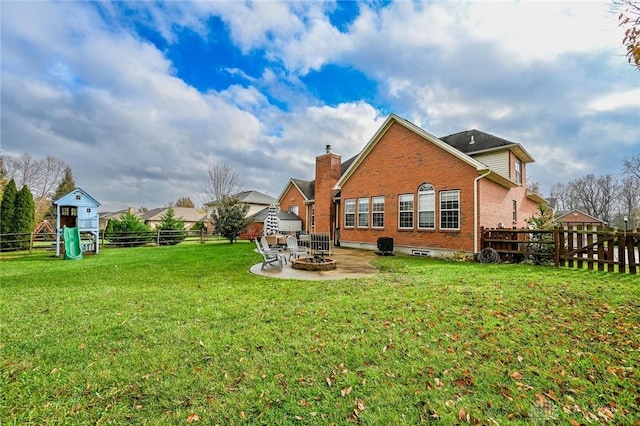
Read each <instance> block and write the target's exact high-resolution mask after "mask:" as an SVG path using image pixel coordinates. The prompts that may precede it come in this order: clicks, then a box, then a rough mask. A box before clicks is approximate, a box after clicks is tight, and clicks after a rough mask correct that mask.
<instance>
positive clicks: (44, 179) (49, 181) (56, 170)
mask: <svg viewBox="0 0 640 426" xmlns="http://www.w3.org/2000/svg"><path fill="white" fill-rule="evenodd" d="M3 165H4V166H5V169H6V173H7V177H8V178H9V179H14V180H15V181H16V185H17V186H20V187H22V186H23V185H27V186H28V187H29V190H30V191H31V193H32V195H33V199H34V201H35V203H36V219H37V220H38V221H40V220H42V219H43V218H44V216H45V214H46V213H47V212H48V211H49V209H50V207H51V199H52V197H53V194H54V191H55V188H56V186H57V185H58V184H59V182H60V180H61V179H62V178H63V175H64V173H65V170H66V169H67V168H69V166H68V165H67V164H66V163H65V162H64V161H62V160H60V159H58V158H55V157H53V156H51V155H48V156H47V157H46V158H43V159H38V158H34V157H33V156H32V155H31V154H28V153H24V154H22V155H21V156H20V157H12V156H5V157H4V158H3ZM72 189H73V188H72Z"/></svg>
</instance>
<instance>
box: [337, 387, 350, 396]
mask: <svg viewBox="0 0 640 426" xmlns="http://www.w3.org/2000/svg"><path fill="white" fill-rule="evenodd" d="M352 390H353V387H352V386H349V387H348V388H343V389H342V390H341V391H340V394H341V395H342V396H347V395H349V394H350V393H351V391H352Z"/></svg>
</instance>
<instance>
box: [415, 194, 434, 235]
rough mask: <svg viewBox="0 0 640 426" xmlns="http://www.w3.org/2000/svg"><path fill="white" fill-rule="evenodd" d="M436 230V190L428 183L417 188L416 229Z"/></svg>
mask: <svg viewBox="0 0 640 426" xmlns="http://www.w3.org/2000/svg"><path fill="white" fill-rule="evenodd" d="M435 228H436V190H435V188H434V187H433V185H431V184H430V183H423V184H422V185H420V187H419V188H418V229H435Z"/></svg>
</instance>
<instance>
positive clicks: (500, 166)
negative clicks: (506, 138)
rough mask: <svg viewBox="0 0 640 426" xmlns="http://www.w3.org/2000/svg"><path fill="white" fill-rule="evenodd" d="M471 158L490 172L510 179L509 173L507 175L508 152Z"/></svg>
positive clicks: (490, 153) (491, 153)
mask: <svg viewBox="0 0 640 426" xmlns="http://www.w3.org/2000/svg"><path fill="white" fill-rule="evenodd" d="M473 158H474V159H476V160H478V161H479V162H481V163H482V164H484V165H486V166H487V167H489V168H490V169H491V170H493V171H495V172H498V173H500V174H501V175H502V176H504V177H506V178H508V179H511V176H510V175H511V173H509V151H501V152H489V153H486V154H478V155H474V156H473Z"/></svg>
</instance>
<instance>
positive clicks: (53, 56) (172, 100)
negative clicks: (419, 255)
mask: <svg viewBox="0 0 640 426" xmlns="http://www.w3.org/2000/svg"><path fill="white" fill-rule="evenodd" d="M609 8H610V6H609V2H603V3H601V2H594V1H588V2H580V1H570V2H552V1H535V2H534V1H517V2H511V1H470V2H469V1H457V2H448V1H431V2H420V1H407V0H405V1H397V2H396V1H378V0H369V1H362V2H335V1H329V2H316V1H285V2H277V1H197V2H182V1H169V2H151V1H135V2H126V1H125V2H120V1H118V2H108V1H94V2H79V1H59V2H48V1H11V0H3V1H1V2H0V20H1V22H0V24H1V29H0V31H1V33H0V35H1V49H2V51H1V61H0V63H1V65H0V66H1V70H0V72H1V76H0V77H1V90H2V91H1V93H0V100H1V111H0V112H1V141H0V142H1V150H2V153H3V154H5V155H7V154H8V155H14V156H19V155H21V154H23V153H29V154H31V155H33V156H35V157H38V158H44V157H46V156H47V155H51V156H54V157H56V158H59V159H61V160H63V161H65V162H66V163H67V164H68V165H69V166H70V167H71V169H72V171H73V176H74V179H75V182H76V185H77V186H79V187H81V188H82V189H83V190H85V191H86V192H87V193H89V194H90V195H91V196H93V197H94V198H95V199H96V200H98V201H99V202H100V203H101V207H100V209H101V211H115V210H119V209H124V208H127V207H137V208H139V207H147V208H150V209H151V208H156V207H162V206H166V205H168V204H169V203H171V202H175V201H176V200H177V199H178V198H181V197H189V198H191V199H192V200H193V201H194V203H195V204H196V205H198V206H200V205H202V204H203V203H204V202H207V201H211V200H210V199H208V197H207V196H206V194H205V193H204V182H205V180H206V179H207V171H208V170H209V168H210V167H212V166H213V165H215V164H218V163H220V162H221V163H224V164H226V165H228V166H230V167H232V168H233V169H234V170H236V171H237V172H238V174H239V175H240V177H241V180H242V183H243V189H245V190H257V191H260V192H263V193H266V194H268V195H271V196H273V197H278V196H279V195H280V192H281V191H282V190H283V188H284V186H285V185H286V184H287V182H288V181H289V179H290V178H292V177H293V178H299V179H306V180H312V179H314V176H313V174H314V164H315V157H316V156H318V155H321V154H323V153H324V147H325V145H327V144H330V145H331V146H332V150H333V152H336V153H338V154H340V155H342V158H343V159H344V160H346V159H348V158H350V157H351V156H353V155H356V154H357V153H358V152H360V150H362V148H364V146H365V145H366V144H367V142H368V141H369V140H370V138H371V137H372V136H373V134H374V133H375V132H376V130H377V129H378V128H379V126H380V125H381V124H382V123H383V122H384V120H385V119H386V118H387V117H388V115H389V114H391V113H395V114H397V115H399V116H401V117H404V118H406V119H408V120H410V121H412V122H413V123H415V124H417V125H418V126H420V127H421V128H423V129H424V130H426V131H427V132H429V133H431V134H433V135H435V136H438V137H443V136H446V135H449V134H452V133H457V132H460V131H464V130H470V129H478V130H481V131H484V132H487V133H491V134H494V135H496V136H500V137H502V138H505V139H508V140H510V141H513V142H517V143H520V144H522V146H523V147H524V148H525V149H526V150H527V151H528V152H529V153H530V154H531V155H532V156H533V157H534V159H535V160H536V161H535V163H533V164H530V165H529V166H528V169H527V172H528V178H529V180H532V181H534V182H537V183H538V184H539V185H540V188H541V190H542V193H543V195H545V196H548V195H549V190H550V188H551V186H552V185H554V184H555V183H567V182H569V181H571V180H573V179H576V178H579V177H582V176H585V175H588V174H594V175H596V176H599V175H604V174H614V175H618V174H619V173H621V172H622V162H623V160H624V158H625V157H628V156H631V155H634V154H639V153H640V71H638V70H636V69H634V68H633V67H632V66H631V65H629V64H628V63H627V60H626V57H625V49H624V47H623V46H622V44H621V40H622V37H623V34H622V29H621V28H619V27H618V25H617V16H616V14H615V13H612V12H611V11H610V9H609Z"/></svg>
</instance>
